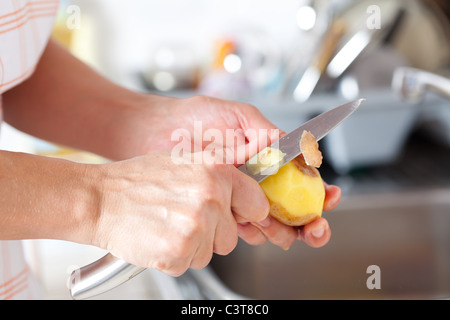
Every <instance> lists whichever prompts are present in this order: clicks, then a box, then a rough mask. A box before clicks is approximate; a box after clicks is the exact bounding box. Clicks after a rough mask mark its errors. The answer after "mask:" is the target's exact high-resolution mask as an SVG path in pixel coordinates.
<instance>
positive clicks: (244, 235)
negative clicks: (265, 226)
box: [237, 222, 267, 246]
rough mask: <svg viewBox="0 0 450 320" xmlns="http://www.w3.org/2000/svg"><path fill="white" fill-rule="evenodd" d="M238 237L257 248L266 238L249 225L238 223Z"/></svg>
mask: <svg viewBox="0 0 450 320" xmlns="http://www.w3.org/2000/svg"><path fill="white" fill-rule="evenodd" d="M237 226H238V234H239V237H240V238H241V239H242V240H244V241H245V242H247V243H248V244H250V245H253V246H258V245H261V244H264V243H266V242H267V238H266V236H265V235H264V234H263V233H262V232H261V231H260V230H259V229H258V228H256V227H255V226H254V225H252V224H251V223H247V222H244V223H238V225H237Z"/></svg>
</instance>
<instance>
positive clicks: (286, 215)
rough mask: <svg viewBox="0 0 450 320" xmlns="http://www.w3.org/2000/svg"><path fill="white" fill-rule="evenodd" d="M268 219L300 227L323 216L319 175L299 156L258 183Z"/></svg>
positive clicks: (322, 191) (322, 186)
mask: <svg viewBox="0 0 450 320" xmlns="http://www.w3.org/2000/svg"><path fill="white" fill-rule="evenodd" d="M260 185H261V188H262V189H263V191H264V193H265V194H266V196H267V198H268V199H269V203H270V215H271V216H272V217H274V218H275V219H277V220H278V221H280V222H281V223H284V224H287V225H290V226H302V225H305V224H308V223H310V222H312V221H314V220H315V219H317V218H319V217H321V216H322V209H323V202H324V200H325V187H324V185H323V181H322V178H321V176H320V173H319V171H318V170H317V169H316V168H314V167H311V166H308V165H307V164H306V163H305V160H304V159H303V156H301V155H300V156H299V157H297V158H295V159H294V160H292V161H291V162H289V163H287V164H286V165H285V166H283V167H282V168H281V169H280V170H279V171H278V172H277V173H276V174H275V175H272V176H270V177H268V178H267V179H265V180H263V181H262V182H261V183H260Z"/></svg>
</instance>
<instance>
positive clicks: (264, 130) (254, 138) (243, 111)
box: [237, 103, 286, 164]
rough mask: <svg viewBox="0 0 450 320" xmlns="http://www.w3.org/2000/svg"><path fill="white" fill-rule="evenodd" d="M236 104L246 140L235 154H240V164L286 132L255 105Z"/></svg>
mask: <svg viewBox="0 0 450 320" xmlns="http://www.w3.org/2000/svg"><path fill="white" fill-rule="evenodd" d="M237 106H238V107H239V111H240V112H239V117H240V123H241V125H242V129H243V130H244V132H245V138H246V140H247V141H248V143H246V144H245V145H241V146H239V147H238V152H237V154H238V155H240V158H239V159H238V164H242V163H245V161H246V160H248V159H249V158H251V157H252V156H253V155H255V154H256V153H258V152H259V151H261V150H262V149H264V148H265V147H268V146H270V145H271V144H272V143H274V142H276V141H278V140H279V139H280V138H281V137H282V136H284V135H285V134H286V133H285V132H284V131H282V130H280V129H279V128H277V126H275V125H274V124H273V123H272V122H270V121H269V120H268V119H267V118H266V117H265V116H264V115H263V114H262V113H261V111H259V110H258V109H257V108H256V107H254V106H252V105H248V104H242V103H239V104H237ZM244 157H245V158H244Z"/></svg>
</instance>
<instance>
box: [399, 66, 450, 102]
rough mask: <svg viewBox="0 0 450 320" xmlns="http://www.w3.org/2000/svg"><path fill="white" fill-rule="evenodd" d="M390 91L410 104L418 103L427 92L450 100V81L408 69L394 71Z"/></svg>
mask: <svg viewBox="0 0 450 320" xmlns="http://www.w3.org/2000/svg"><path fill="white" fill-rule="evenodd" d="M392 89H393V90H394V92H395V93H396V94H398V95H399V96H400V97H402V98H403V99H405V100H407V101H410V102H420V101H421V100H422V99H423V97H424V96H425V93H426V91H428V90H429V91H433V92H436V93H438V94H440V95H442V96H444V97H447V98H449V99H450V79H447V78H445V77H442V76H439V75H437V74H434V73H431V72H427V71H424V70H420V69H415V68H410V67H401V68H397V69H396V70H395V71H394V75H393V78H392Z"/></svg>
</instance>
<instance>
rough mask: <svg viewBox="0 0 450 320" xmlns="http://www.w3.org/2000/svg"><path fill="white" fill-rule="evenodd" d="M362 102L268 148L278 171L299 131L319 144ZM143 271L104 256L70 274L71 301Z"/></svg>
mask: <svg viewBox="0 0 450 320" xmlns="http://www.w3.org/2000/svg"><path fill="white" fill-rule="evenodd" d="M363 101H364V99H360V100H355V101H353V102H350V103H346V104H344V105H342V106H339V107H336V108H334V109H332V110H330V111H327V112H325V113H322V114H321V115H319V116H317V117H315V118H313V119H311V120H309V121H308V122H306V123H305V124H303V125H302V126H300V127H299V128H297V129H295V130H294V131H292V132H291V133H289V134H287V135H285V136H284V137H282V138H281V139H280V140H278V141H277V142H275V143H274V144H272V146H271V147H274V148H277V149H279V150H280V151H281V152H283V153H285V156H284V158H283V159H282V160H281V163H279V164H278V165H279V167H282V166H283V165H285V164H286V163H288V162H289V161H291V160H292V159H294V158H295V157H297V156H298V155H300V153H301V150H300V138H301V136H302V134H303V131H305V130H306V131H310V132H311V133H312V134H313V135H314V137H316V140H317V141H319V140H320V139H322V138H323V137H325V136H326V135H327V134H328V133H330V132H331V131H332V130H333V129H334V128H336V127H337V126H338V125H339V124H340V123H341V122H342V121H344V120H345V119H346V118H347V117H349V116H350V115H351V114H352V113H353V112H355V110H356V109H357V108H358V107H359V106H360V105H361V103H362V102H363ZM238 169H239V170H240V171H242V172H243V173H245V174H247V175H249V176H250V177H252V178H254V179H255V180H256V181H258V182H261V181H262V180H264V179H265V178H266V177H267V176H268V175H264V174H251V173H249V172H247V166H246V165H245V164H244V165H241V166H240V167H239V168H238ZM144 270H145V268H142V267H138V266H135V265H132V264H129V263H127V262H125V261H123V260H121V259H119V258H116V257H114V256H113V255H112V254H110V253H108V254H107V255H105V256H104V257H103V258H101V259H99V260H97V261H95V262H93V263H91V264H89V265H87V266H84V267H82V268H79V269H76V270H74V271H73V272H72V274H71V275H70V279H69V289H70V294H71V295H72V298H74V299H87V298H90V297H93V296H96V295H98V294H101V293H104V292H106V291H108V290H111V289H113V288H115V287H117V286H119V285H120V284H122V283H124V282H126V281H128V280H130V279H131V278H134V277H135V276H136V275H138V274H139V273H141V272H142V271H144Z"/></svg>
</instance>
